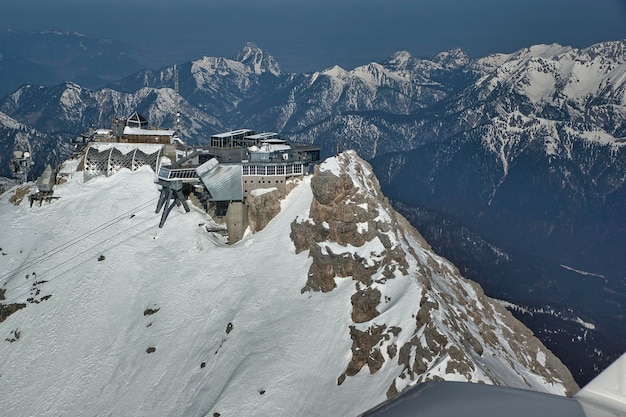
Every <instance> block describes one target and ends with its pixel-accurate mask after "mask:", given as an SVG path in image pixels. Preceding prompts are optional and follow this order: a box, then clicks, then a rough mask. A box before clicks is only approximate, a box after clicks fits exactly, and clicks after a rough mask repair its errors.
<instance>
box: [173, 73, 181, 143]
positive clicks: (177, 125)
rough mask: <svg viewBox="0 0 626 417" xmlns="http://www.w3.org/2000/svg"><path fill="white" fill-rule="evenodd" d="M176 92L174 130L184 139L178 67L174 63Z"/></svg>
mask: <svg viewBox="0 0 626 417" xmlns="http://www.w3.org/2000/svg"><path fill="white" fill-rule="evenodd" d="M174 92H175V94H176V99H175V103H174V105H175V111H176V114H175V116H176V120H175V122H174V131H175V132H176V136H178V138H179V139H181V140H182V138H181V133H180V94H179V91H178V68H177V67H176V65H174Z"/></svg>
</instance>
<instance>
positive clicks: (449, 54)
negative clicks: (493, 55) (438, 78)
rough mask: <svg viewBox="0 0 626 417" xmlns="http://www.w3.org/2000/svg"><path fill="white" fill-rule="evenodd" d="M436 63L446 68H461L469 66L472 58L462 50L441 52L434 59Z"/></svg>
mask: <svg viewBox="0 0 626 417" xmlns="http://www.w3.org/2000/svg"><path fill="white" fill-rule="evenodd" d="M433 61H434V62H437V63H439V64H441V65H442V66H443V67H445V68H459V67H464V66H466V65H469V64H470V62H471V60H470V57H469V56H468V55H467V54H466V53H465V52H464V51H463V50H462V49H460V48H456V49H451V50H449V51H445V52H440V53H438V54H437V55H435V57H434V58H433Z"/></svg>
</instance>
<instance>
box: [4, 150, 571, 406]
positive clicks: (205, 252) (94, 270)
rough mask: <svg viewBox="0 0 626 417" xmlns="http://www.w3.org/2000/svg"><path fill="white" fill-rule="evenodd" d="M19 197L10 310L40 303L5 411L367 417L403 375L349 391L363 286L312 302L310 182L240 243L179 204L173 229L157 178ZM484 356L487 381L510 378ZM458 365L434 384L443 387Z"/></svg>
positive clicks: (8, 355)
mask: <svg viewBox="0 0 626 417" xmlns="http://www.w3.org/2000/svg"><path fill="white" fill-rule="evenodd" d="M335 163H336V162H334V161H330V162H329V165H328V167H329V169H339V168H338V167H336V166H334V165H333V164H335ZM12 194H13V193H11V192H8V193H6V194H4V195H3V196H2V197H1V198H0V224H2V225H3V232H2V234H1V235H0V248H1V253H2V254H1V255H0V300H2V294H3V293H4V297H5V299H4V300H2V304H4V305H9V304H16V303H24V304H25V305H26V306H25V308H22V309H20V310H19V311H17V312H15V313H14V314H12V315H10V316H9V317H8V318H7V319H6V320H5V321H3V322H1V323H0V404H2V411H1V414H4V415H7V416H9V415H10V416H16V417H17V416H34V415H36V416H58V415H68V416H78V415H81V416H205V415H208V416H217V415H221V416H232V415H242V416H243V415H246V416H248V415H259V416H268V415H277V416H355V415H358V414H360V413H361V412H364V411H366V410H367V409H369V408H371V407H373V406H374V405H376V404H378V403H380V402H382V401H384V400H385V399H386V396H385V393H386V391H387V389H388V387H389V385H390V383H391V382H392V381H394V379H395V378H396V377H397V375H398V373H399V372H400V370H401V366H400V365H398V364H397V361H396V362H394V361H388V362H386V363H385V366H383V367H382V368H381V369H380V370H379V371H378V372H377V373H375V374H371V373H370V372H368V370H367V366H366V367H364V369H362V370H361V371H360V372H359V373H358V374H357V375H355V376H351V377H348V378H346V379H345V381H343V382H342V383H341V384H340V385H338V383H337V378H338V377H339V375H340V374H341V373H342V372H344V370H345V369H346V367H347V366H348V364H349V362H350V360H351V346H352V340H351V337H350V331H349V326H351V325H353V324H354V323H353V322H352V320H351V309H352V305H351V296H352V294H353V293H354V289H355V282H354V281H352V280H351V279H339V278H338V279H337V280H336V283H337V288H336V289H334V290H333V291H331V292H328V293H321V292H304V293H303V292H301V289H302V288H303V287H304V285H305V283H306V281H307V272H308V270H309V267H310V265H311V262H312V261H311V258H310V257H309V256H308V253H307V251H304V252H302V253H299V254H296V253H295V247H294V244H293V242H292V241H291V239H290V237H289V236H290V230H291V229H290V225H291V223H292V222H293V221H294V220H295V219H296V218H298V217H301V218H307V217H308V210H309V207H310V205H311V200H312V191H311V187H310V178H305V179H304V180H302V181H301V182H300V184H299V185H298V186H297V187H296V188H295V189H294V190H293V191H292V192H291V193H290V194H289V195H288V196H287V198H286V199H285V200H283V201H282V209H281V212H280V214H279V215H278V216H277V217H276V218H274V219H273V220H272V221H271V222H270V223H269V224H268V225H267V226H266V228H265V229H263V230H262V231H261V232H259V233H256V234H248V235H247V236H246V237H245V238H244V239H243V240H242V241H241V242H238V243H237V244H234V245H230V246H229V245H226V244H224V242H223V241H222V237H221V236H219V235H216V234H213V233H210V232H208V231H207V229H206V228H205V225H206V224H207V222H209V221H210V219H209V218H208V217H207V215H206V214H205V213H204V212H202V211H201V210H198V209H192V211H191V212H190V213H184V211H183V209H182V208H175V209H174V210H173V211H172V213H171V214H170V215H169V217H168V220H167V222H166V224H165V226H164V227H163V228H162V229H159V228H158V223H159V218H160V214H155V212H154V210H155V206H156V202H157V198H158V195H159V194H158V188H157V185H156V184H155V183H154V172H153V171H152V170H150V169H149V168H147V167H143V168H141V169H139V170H138V171H136V172H134V173H131V172H129V171H127V170H122V171H121V172H119V173H118V174H115V175H114V176H112V177H109V178H105V177H97V178H95V179H93V180H91V181H89V182H88V183H83V181H82V175H74V176H73V177H72V178H71V180H70V181H69V182H68V183H66V184H63V185H59V186H57V187H56V189H55V195H56V196H58V197H60V198H59V199H58V200H56V201H54V202H53V203H44V204H43V205H42V206H39V205H37V204H36V205H34V206H33V207H30V206H29V204H28V200H27V199H24V201H22V203H21V204H20V205H19V206H15V205H13V204H12V203H11V202H10V201H9V198H10V196H11V195H12ZM374 243H377V244H376V245H374V246H375V247H373V249H372V246H370V247H369V249H372V251H373V252H379V251H381V250H382V249H381V246H382V245H379V243H380V242H373V243H372V244H374ZM353 249H354V250H355V251H356V250H358V248H353ZM383 249H384V248H383ZM420 250H421V249H420ZM420 256H422V255H421V252H420ZM390 282H391V284H389V285H387V289H386V291H388V292H387V293H385V294H386V295H388V296H390V297H391V298H392V299H393V300H394V302H393V303H391V304H390V305H389V306H387V307H386V310H385V312H384V313H383V314H382V315H381V317H382V316H384V319H385V320H386V322H394V321H395V322H397V324H398V325H401V326H402V327H409V326H410V323H414V322H415V320H414V318H412V316H411V314H412V313H415V311H416V310H417V308H419V299H418V298H417V296H418V295H419V294H420V293H421V289H420V287H419V286H418V285H417V281H415V280H412V279H408V280H407V279H405V280H402V281H401V280H391V281H390ZM358 285H359V284H358V283H356V286H357V287H358ZM468 288H469V287H468ZM411 296H413V297H415V298H410V297H411ZM542 355H543V353H541V352H540V353H538V354H537V357H538V358H539V360H542V361H544V362H545V357H544V356H542ZM484 359H485V362H486V363H488V362H490V361H492V362H493V363H491V364H490V366H491V370H490V371H485V370H484V369H483V370H480V371H478V370H477V372H478V373H480V374H481V375H482V373H483V372H487V374H489V372H492V373H493V375H506V374H507V372H509V371H508V370H507V369H506V368H507V367H508V366H509V364H508V363H506V364H505V365H503V363H498V359H497V358H496V357H495V356H489V355H487V354H486V355H485V358H484ZM448 360H449V357H448V358H443V359H442V360H441V361H440V362H439V363H437V364H436V365H435V366H433V368H432V369H430V370H429V372H431V374H439V375H443V376H445V375H446V364H447V361H448ZM522 372H523V371H522ZM448 377H449V378H448V379H460V380H462V379H463V378H462V376H461V375H457V376H455V375H448ZM526 377H527V378H528V380H529V381H531V382H530V383H531V384H533V386H535V387H539V388H541V387H542V386H543V390H545V391H550V392H554V393H561V394H562V393H563V392H564V391H563V387H562V386H560V385H558V384H556V385H553V384H550V383H546V382H545V381H543V382H542V381H541V378H539V377H537V376H533V375H529V374H527V375H526ZM511 382H512V384H513V385H516V384H518V385H519V381H518V382H516V380H515V379H514V378H512V379H511ZM407 383H408V381H407ZM542 384H543V385H542ZM399 388H402V387H399Z"/></svg>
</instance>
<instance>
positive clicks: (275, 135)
mask: <svg viewBox="0 0 626 417" xmlns="http://www.w3.org/2000/svg"><path fill="white" fill-rule="evenodd" d="M246 138H249V139H268V138H269V139H278V133H276V132H263V133H257V134H256V135H250V136H246Z"/></svg>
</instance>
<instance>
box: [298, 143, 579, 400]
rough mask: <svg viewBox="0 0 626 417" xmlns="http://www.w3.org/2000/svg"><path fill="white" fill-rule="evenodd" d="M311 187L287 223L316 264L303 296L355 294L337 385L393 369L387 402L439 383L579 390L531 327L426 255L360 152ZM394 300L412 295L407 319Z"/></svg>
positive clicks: (338, 161)
mask: <svg viewBox="0 0 626 417" xmlns="http://www.w3.org/2000/svg"><path fill="white" fill-rule="evenodd" d="M311 188H312V190H313V201H312V203H311V208H310V211H309V214H308V216H305V217H301V218H298V219H297V221H296V222H294V223H293V224H292V239H293V240H294V243H295V245H296V251H297V252H300V251H305V250H308V251H309V256H311V258H312V264H311V267H310V268H309V271H308V280H307V284H306V285H305V286H304V287H303V289H302V291H303V292H305V291H322V292H329V291H333V289H334V288H336V286H337V285H338V284H337V283H338V282H339V281H341V280H350V281H353V282H354V288H355V289H354V294H353V296H352V297H351V303H352V312H351V318H352V321H353V324H352V325H350V335H351V338H352V341H353V344H352V359H351V361H350V363H349V364H348V367H347V368H346V370H345V371H344V372H343V373H342V374H341V375H340V376H339V379H338V383H342V382H343V381H345V379H346V378H347V377H351V376H354V375H356V374H358V373H359V372H360V371H361V370H362V368H364V367H367V368H368V371H369V372H370V373H371V374H375V373H376V372H378V371H379V370H380V369H381V368H382V367H383V366H385V364H386V363H387V362H390V363H395V364H397V365H399V368H398V372H399V373H398V375H397V377H396V378H395V379H394V382H393V383H392V384H391V385H390V386H389V389H388V391H387V395H388V396H393V395H395V394H396V393H397V392H398V391H401V390H402V389H403V388H405V387H406V386H407V385H409V384H412V383H414V382H416V381H417V382H421V381H426V380H432V379H439V378H443V379H452V380H466V381H472V382H483V383H491V384H504V385H512V386H519V387H524V388H535V389H537V388H538V387H541V386H543V387H546V386H557V385H559V384H564V386H565V387H566V388H565V390H566V391H567V392H569V393H572V392H573V391H574V390H576V384H575V383H574V381H573V379H572V378H571V375H569V372H568V371H567V369H566V368H565V367H564V366H563V365H562V363H561V362H560V361H559V360H558V359H557V358H556V357H555V356H554V355H553V354H552V353H551V352H549V351H548V350H547V349H546V348H545V347H544V346H543V345H542V344H541V342H539V340H538V339H537V338H536V337H534V336H533V334H532V332H530V330H528V329H527V328H525V326H523V325H522V324H521V323H520V322H518V321H517V320H516V319H514V318H513V316H512V315H511V314H510V313H509V312H508V311H506V310H505V309H504V308H503V307H501V306H500V305H499V304H498V303H496V302H494V301H493V300H490V299H489V298H488V297H486V296H485V295H484V293H483V292H482V290H481V289H480V287H479V286H478V285H476V284H475V283H472V282H470V281H467V280H465V279H464V278H463V277H461V276H460V275H459V273H458V270H457V269H456V268H455V267H454V266H453V265H452V264H450V263H449V262H448V261H447V260H445V259H443V258H440V257H438V256H436V255H435V254H433V253H432V250H431V248H430V247H429V246H428V244H427V243H426V242H425V241H424V240H423V238H422V237H421V236H420V235H419V233H418V232H417V231H416V230H415V229H413V228H412V227H411V226H410V224H409V223H408V222H407V221H406V220H405V219H404V218H403V217H402V216H400V215H399V214H398V213H396V212H395V211H394V210H393V209H392V208H391V206H390V205H389V203H388V201H387V200H386V199H385V198H384V197H383V196H382V194H381V192H380V187H379V184H378V181H377V179H376V177H375V176H374V175H373V172H372V170H371V167H369V165H368V164H367V163H365V162H364V161H362V160H360V159H359V158H358V157H357V156H356V154H354V153H353V152H348V153H343V154H341V155H339V156H337V157H336V158H332V159H329V160H327V161H326V162H325V163H324V164H322V165H321V167H319V168H318V169H317V170H316V173H315V175H314V177H313V179H312V181H311ZM397 297H402V298H403V299H404V298H405V297H411V298H414V300H415V302H414V303H413V311H412V312H411V317H412V320H406V317H404V316H402V315H398V314H395V310H396V309H398V308H400V307H399V306H398V303H399V301H398V300H397ZM399 317H402V319H400V320H398V318H399ZM494 363H508V364H509V365H510V366H505V367H504V368H500V367H499V366H496V367H495V368H492V366H491V365H492V364H494ZM531 374H535V376H530V375H531ZM537 375H539V377H537Z"/></svg>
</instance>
